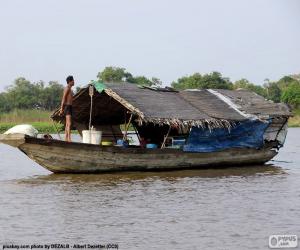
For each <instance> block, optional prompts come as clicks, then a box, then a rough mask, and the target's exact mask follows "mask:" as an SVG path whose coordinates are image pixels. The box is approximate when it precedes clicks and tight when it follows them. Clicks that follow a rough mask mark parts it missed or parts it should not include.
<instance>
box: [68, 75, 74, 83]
mask: <svg viewBox="0 0 300 250" xmlns="http://www.w3.org/2000/svg"><path fill="white" fill-rule="evenodd" d="M66 81H67V83H69V82H72V81H74V78H73V76H68V77H67V79H66Z"/></svg>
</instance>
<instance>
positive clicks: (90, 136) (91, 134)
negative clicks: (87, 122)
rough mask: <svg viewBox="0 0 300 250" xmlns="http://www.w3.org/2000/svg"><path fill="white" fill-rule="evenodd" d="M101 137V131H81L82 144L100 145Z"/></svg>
mask: <svg viewBox="0 0 300 250" xmlns="http://www.w3.org/2000/svg"><path fill="white" fill-rule="evenodd" d="M101 137H102V131H96V130H82V142H83V143H89V144H95V145H100V143H101Z"/></svg>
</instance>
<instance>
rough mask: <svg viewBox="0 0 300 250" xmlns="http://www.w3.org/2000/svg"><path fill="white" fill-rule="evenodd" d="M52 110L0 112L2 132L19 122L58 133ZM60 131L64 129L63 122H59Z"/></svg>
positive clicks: (0, 129) (42, 131)
mask: <svg viewBox="0 0 300 250" xmlns="http://www.w3.org/2000/svg"><path fill="white" fill-rule="evenodd" d="M51 113H52V112H50V111H45V110H20V109H17V110H14V111H12V112H9V113H4V114H0V133H3V132H5V131H6V130H8V129H9V128H11V127H13V126H15V125H18V124H30V125H32V126H34V127H35V128H36V129H37V130H38V131H39V132H40V133H56V129H55V127H54V125H53V122H52V120H51V119H50V116H51ZM57 128H58V129H59V131H61V130H63V126H62V125H61V124H57Z"/></svg>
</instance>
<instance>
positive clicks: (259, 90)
mask: <svg viewBox="0 0 300 250" xmlns="http://www.w3.org/2000/svg"><path fill="white" fill-rule="evenodd" d="M233 88H234V89H247V90H251V91H253V92H255V93H256V94H258V95H261V96H264V97H266V96H267V92H266V90H265V89H264V88H263V87H262V86H259V85H255V84H253V83H251V82H249V81H248V80H247V79H241V80H238V81H236V82H235V83H234V84H233Z"/></svg>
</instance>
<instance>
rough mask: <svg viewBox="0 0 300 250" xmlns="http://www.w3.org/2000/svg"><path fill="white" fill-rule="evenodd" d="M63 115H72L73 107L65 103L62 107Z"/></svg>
mask: <svg viewBox="0 0 300 250" xmlns="http://www.w3.org/2000/svg"><path fill="white" fill-rule="evenodd" d="M64 115H65V116H67V115H71V116H72V115H73V109H72V105H65V107H64Z"/></svg>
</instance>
